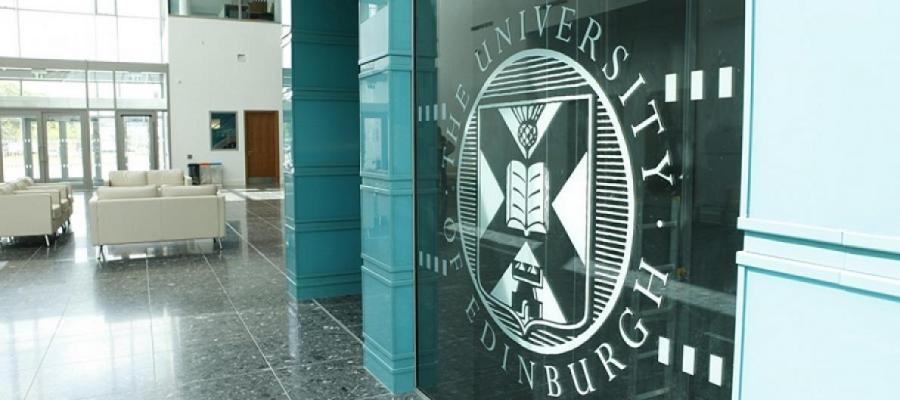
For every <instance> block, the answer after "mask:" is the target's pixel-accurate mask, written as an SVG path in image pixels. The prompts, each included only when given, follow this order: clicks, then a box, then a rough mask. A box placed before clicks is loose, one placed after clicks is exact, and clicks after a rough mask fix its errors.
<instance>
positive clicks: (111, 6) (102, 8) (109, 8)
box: [97, 0, 116, 15]
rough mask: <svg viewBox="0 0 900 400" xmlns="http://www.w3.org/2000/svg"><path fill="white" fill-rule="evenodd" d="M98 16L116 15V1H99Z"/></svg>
mask: <svg viewBox="0 0 900 400" xmlns="http://www.w3.org/2000/svg"><path fill="white" fill-rule="evenodd" d="M97 14H108V15H115V14H116V0H97Z"/></svg>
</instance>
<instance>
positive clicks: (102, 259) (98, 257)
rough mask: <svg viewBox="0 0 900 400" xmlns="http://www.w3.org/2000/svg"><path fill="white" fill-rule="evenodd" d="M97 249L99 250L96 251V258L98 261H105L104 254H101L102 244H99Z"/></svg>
mask: <svg viewBox="0 0 900 400" xmlns="http://www.w3.org/2000/svg"><path fill="white" fill-rule="evenodd" d="M97 249H98V250H99V251H98V252H97V260H99V261H106V255H105V254H103V245H102V244H101V245H100V246H98V248H97Z"/></svg>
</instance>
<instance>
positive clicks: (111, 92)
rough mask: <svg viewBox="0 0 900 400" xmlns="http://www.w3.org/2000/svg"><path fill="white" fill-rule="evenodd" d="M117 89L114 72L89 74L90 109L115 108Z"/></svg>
mask: <svg viewBox="0 0 900 400" xmlns="http://www.w3.org/2000/svg"><path fill="white" fill-rule="evenodd" d="M114 97H115V88H114V85H113V73H112V71H90V72H88V99H89V100H90V108H93V109H97V108H113V107H115V100H114Z"/></svg>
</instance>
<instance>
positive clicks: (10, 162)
mask: <svg viewBox="0 0 900 400" xmlns="http://www.w3.org/2000/svg"><path fill="white" fill-rule="evenodd" d="M39 127H40V114H28V113H20V114H6V115H0V181H14V180H16V179H19V178H21V177H25V176H28V177H31V178H32V179H35V180H40V178H41V175H40V168H39V160H40V156H39V153H40V141H39V140H38V135H39V132H38V131H39Z"/></svg>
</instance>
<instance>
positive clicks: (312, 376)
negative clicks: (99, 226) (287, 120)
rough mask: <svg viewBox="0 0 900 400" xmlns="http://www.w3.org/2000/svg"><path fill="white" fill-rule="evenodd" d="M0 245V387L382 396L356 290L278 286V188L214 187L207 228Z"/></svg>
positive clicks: (9, 391)
mask: <svg viewBox="0 0 900 400" xmlns="http://www.w3.org/2000/svg"><path fill="white" fill-rule="evenodd" d="M87 198H88V194H85V193H81V194H79V195H78V197H77V198H76V202H75V213H74V216H73V220H72V231H71V232H69V233H67V234H65V235H62V236H61V237H60V238H59V239H57V240H56V241H55V242H54V243H52V245H51V247H50V248H47V247H45V246H44V245H43V239H42V238H34V239H22V240H18V241H16V242H13V243H11V244H9V243H7V244H4V245H3V246H0V399H28V400H38V399H48V400H49V399H53V400H59V399H104V400H111V399H154V400H156V399H191V400H203V399H294V400H298V399H389V398H391V396H390V394H389V393H388V391H387V390H386V389H385V388H384V387H383V386H381V385H380V384H379V383H378V382H377V381H376V380H375V379H374V378H372V377H371V376H370V375H369V374H368V373H367V372H366V371H365V369H363V367H362V361H361V360H362V348H361V347H362V345H361V341H360V336H361V330H362V328H361V326H362V321H361V309H360V308H361V307H360V299H359V297H358V296H357V297H344V298H338V299H330V300H320V301H310V302H300V303H297V302H294V301H292V300H291V298H290V296H289V295H288V291H287V288H288V279H289V278H288V276H287V275H286V274H285V273H284V255H283V239H282V236H281V235H282V232H281V195H280V192H278V191H272V190H253V189H249V190H240V191H229V192H228V193H227V223H228V228H227V231H228V235H227V237H226V238H225V240H224V241H223V243H224V250H222V251H218V250H217V249H215V248H214V246H213V243H212V241H209V240H205V241H192V242H178V243H161V244H147V245H135V246H111V247H108V248H107V258H106V261H105V262H103V263H102V264H101V263H99V262H98V261H97V260H96V251H95V250H94V248H93V247H92V246H91V245H90V242H89V240H90V239H89V237H88V236H87V232H88V226H87V225H86V223H87V218H85V217H86V215H85V204H86V200H87Z"/></svg>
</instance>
